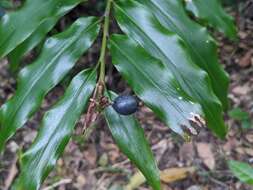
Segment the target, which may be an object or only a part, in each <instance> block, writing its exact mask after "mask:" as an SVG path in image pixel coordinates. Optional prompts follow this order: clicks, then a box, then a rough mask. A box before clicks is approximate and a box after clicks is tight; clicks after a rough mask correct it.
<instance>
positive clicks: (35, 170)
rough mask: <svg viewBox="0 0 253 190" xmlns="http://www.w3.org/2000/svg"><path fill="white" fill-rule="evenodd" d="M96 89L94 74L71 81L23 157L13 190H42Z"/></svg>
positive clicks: (84, 75) (79, 76)
mask: <svg viewBox="0 0 253 190" xmlns="http://www.w3.org/2000/svg"><path fill="white" fill-rule="evenodd" d="M95 85H96V72H95V70H91V69H88V70H84V71H83V72H81V73H79V74H78V75H77V76H76V77H75V78H74V79H73V80H72V82H71V84H70V85H69V87H68V89H67V90H66V92H65V94H64V96H63V98H62V99H61V100H60V101H59V102H58V103H57V104H56V105H55V106H54V107H53V108H52V109H51V110H50V111H48V112H47V113H46V114H45V116H44V118H43V121H42V124H41V127H40V131H39V133H38V136H37V137H36V139H35V141H34V143H33V144H32V146H31V148H30V149H28V150H27V152H25V153H24V154H23V155H22V157H21V174H20V176H19V178H18V179H17V181H16V183H15V185H14V187H13V188H12V189H13V190H37V189H39V187H40V185H41V183H42V182H43V181H44V179H45V178H46V177H47V176H48V174H49V173H50V171H51V170H52V169H53V167H54V165H55V164H56V161H57V160H58V158H59V157H60V155H61V154H62V153H63V151H64V148H65V147H66V145H67V143H68V141H69V139H70V137H71V135H72V131H73V129H74V126H75V123H76V121H77V120H78V119H79V117H80V115H81V114H82V111H83V110H84V109H85V107H86V105H87V103H88V102H89V97H90V96H91V94H92V92H93V90H94V88H95Z"/></svg>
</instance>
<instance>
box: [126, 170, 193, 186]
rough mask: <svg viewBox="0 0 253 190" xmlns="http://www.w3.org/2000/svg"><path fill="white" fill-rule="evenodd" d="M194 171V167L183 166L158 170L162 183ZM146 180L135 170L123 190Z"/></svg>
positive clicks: (183, 176) (172, 180)
mask: <svg viewBox="0 0 253 190" xmlns="http://www.w3.org/2000/svg"><path fill="white" fill-rule="evenodd" d="M195 171H196V169H195V168H194V167H183V168H168V169H165V170H162V171H160V179H161V181H162V182H163V183H172V182H175V181H179V180H182V179H185V178H186V177H188V176H189V174H193V173H194V172H195ZM145 182H146V179H145V177H144V176H143V175H142V173H141V172H136V173H135V174H134V175H133V176H132V177H131V178H130V181H129V183H128V184H127V185H126V186H125V190H133V189H136V188H138V187H139V186H141V185H142V184H143V183H145Z"/></svg>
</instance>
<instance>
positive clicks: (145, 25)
mask: <svg viewBox="0 0 253 190" xmlns="http://www.w3.org/2000/svg"><path fill="white" fill-rule="evenodd" d="M114 5H115V6H114V7H115V11H116V19H117V22H118V23H119V25H120V27H121V29H122V30H123V31H124V32H125V33H126V34H127V35H128V36H130V37H131V38H132V39H134V40H135V41H137V42H138V44H140V45H141V46H142V47H143V48H144V49H145V50H146V51H147V52H148V53H149V54H150V55H152V56H154V57H155V58H157V59H159V60H161V61H162V62H163V63H164V64H166V65H167V66H168V68H169V69H170V71H171V72H172V73H173V75H174V77H175V79H176V80H177V81H178V83H179V84H180V86H181V87H182V89H184V91H185V92H186V93H187V94H188V95H190V96H191V97H192V98H193V99H194V100H195V101H197V102H198V103H200V104H201V106H202V109H203V111H204V113H205V117H206V120H207V125H208V127H209V128H210V129H212V130H213V131H214V132H215V133H216V134H217V135H218V136H219V137H224V136H225V135H226V131H227V128H226V126H225V124H224V121H223V116H222V114H223V111H222V106H221V103H220V101H219V100H218V98H217V97H216V96H215V95H214V93H213V90H212V88H211V84H210V79H209V77H208V75H207V73H206V72H204V71H203V70H201V69H200V68H199V67H198V66H197V65H195V64H194V63H193V61H192V59H191V57H190V55H189V53H188V48H187V47H186V45H185V43H184V41H182V40H181V38H179V37H178V36H177V35H175V34H174V33H171V32H170V31H169V30H167V29H166V28H165V27H163V26H162V25H161V24H160V23H159V21H157V19H156V18H155V17H154V15H153V14H151V13H150V10H149V9H146V8H145V7H144V6H142V5H141V4H139V3H137V2H135V1H133V0H124V1H123V0H119V1H117V3H114ZM153 74H155V71H153Z"/></svg>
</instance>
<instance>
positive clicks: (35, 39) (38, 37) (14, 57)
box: [8, 17, 59, 71]
mask: <svg viewBox="0 0 253 190" xmlns="http://www.w3.org/2000/svg"><path fill="white" fill-rule="evenodd" d="M58 19H59V18H58V17H53V18H49V19H46V20H45V21H44V22H43V23H42V24H41V25H40V26H38V28H37V30H36V31H34V32H33V33H32V35H31V36H30V37H29V38H28V39H26V40H25V41H24V42H23V43H21V44H20V45H18V46H17V47H16V48H15V49H14V50H13V51H12V52H11V53H9V54H8V58H9V62H10V67H11V70H12V71H16V70H17V69H18V66H19V63H20V60H21V58H22V56H23V55H25V54H26V53H28V52H29V51H30V50H32V49H33V48H34V47H35V46H36V45H38V43H40V42H41V41H42V40H43V39H44V38H45V36H46V34H47V33H48V32H49V31H50V30H51V29H52V28H53V26H54V25H55V24H56V22H57V20H58Z"/></svg>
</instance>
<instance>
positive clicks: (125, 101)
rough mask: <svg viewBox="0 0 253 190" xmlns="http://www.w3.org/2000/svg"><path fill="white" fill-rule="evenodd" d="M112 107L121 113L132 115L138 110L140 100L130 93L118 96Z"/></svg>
mask: <svg viewBox="0 0 253 190" xmlns="http://www.w3.org/2000/svg"><path fill="white" fill-rule="evenodd" d="M112 107H113V109H114V110H115V111H116V112H118V113H119V114H121V115H130V114H133V113H135V112H136V111H137V109H138V102H137V100H136V98H135V97H133V96H130V95H124V96H118V97H117V98H116V99H115V100H114V102H113V104H112Z"/></svg>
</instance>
